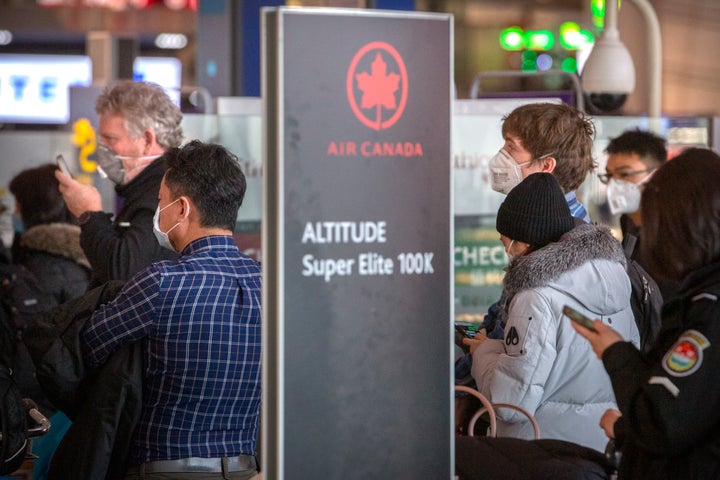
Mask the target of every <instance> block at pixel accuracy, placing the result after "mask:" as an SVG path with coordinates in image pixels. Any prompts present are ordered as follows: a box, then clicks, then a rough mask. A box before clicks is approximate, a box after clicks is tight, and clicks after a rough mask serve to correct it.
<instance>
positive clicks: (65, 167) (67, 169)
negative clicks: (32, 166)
mask: <svg viewBox="0 0 720 480" xmlns="http://www.w3.org/2000/svg"><path fill="white" fill-rule="evenodd" d="M55 163H57V166H58V167H59V168H60V171H61V172H63V173H64V174H65V175H67V176H68V177H70V178H72V173H71V172H70V167H68V164H67V162H66V161H65V158H64V157H63V156H62V155H58V156H57V157H55Z"/></svg>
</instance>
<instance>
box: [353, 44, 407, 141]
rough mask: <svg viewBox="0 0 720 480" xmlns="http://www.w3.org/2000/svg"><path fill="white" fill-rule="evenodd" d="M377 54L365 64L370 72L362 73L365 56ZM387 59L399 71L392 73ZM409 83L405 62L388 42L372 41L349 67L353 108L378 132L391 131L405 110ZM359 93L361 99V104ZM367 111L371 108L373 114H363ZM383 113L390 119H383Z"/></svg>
mask: <svg viewBox="0 0 720 480" xmlns="http://www.w3.org/2000/svg"><path fill="white" fill-rule="evenodd" d="M373 53H374V56H373V57H370V58H372V61H370V62H369V64H368V63H365V68H366V69H367V68H368V67H369V70H370V71H369V72H368V71H364V72H362V71H360V69H358V68H357V67H358V64H359V63H360V62H361V60H363V57H364V56H365V55H367V54H370V55H372V54H373ZM370 58H368V59H367V60H370ZM387 60H389V61H390V65H391V68H392V69H397V72H390V73H388V62H387ZM407 82H408V79H407V70H406V68H405V63H404V62H403V59H402V57H401V56H400V54H399V53H398V52H397V50H395V48H393V46H392V45H390V44H388V43H385V42H370V43H368V44H367V45H365V46H364V47H362V48H361V49H360V50H358V52H357V53H356V54H355V56H354V57H353V59H352V61H351V62H350V66H349V68H348V73H347V95H348V101H349V103H350V108H351V109H352V111H353V113H354V114H355V116H356V117H357V118H358V120H360V122H362V123H363V124H365V125H366V126H367V127H369V128H372V129H374V130H382V129H384V128H389V127H390V126H392V125H393V124H395V122H397V120H398V119H399V118H400V117H401V116H402V114H403V111H404V110H405V105H406V103H407V97H408V87H407ZM356 94H357V96H358V97H360V99H359V100H360V101H359V102H358V98H356ZM367 109H371V110H370V111H371V113H370V114H369V115H368V114H366V113H365V112H364V111H363V110H367ZM372 109H374V110H372ZM383 109H384V110H383ZM383 112H385V117H386V118H383ZM388 112H392V113H388Z"/></svg>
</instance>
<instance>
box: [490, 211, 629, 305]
mask: <svg viewBox="0 0 720 480" xmlns="http://www.w3.org/2000/svg"><path fill="white" fill-rule="evenodd" d="M595 259H606V260H612V261H616V262H619V263H621V264H622V265H623V267H625V266H626V263H627V262H626V259H625V253H624V252H623V249H622V245H621V244H620V242H619V241H618V240H617V239H616V238H615V237H613V235H612V233H611V232H610V229H609V228H607V227H605V226H599V225H592V224H587V223H586V224H582V225H578V226H577V227H575V228H573V229H572V230H570V231H569V232H567V233H565V234H564V235H563V236H562V237H560V240H558V241H557V242H554V243H550V244H548V245H547V246H545V247H543V248H541V249H540V250H537V251H535V252H532V253H530V254H528V255H525V256H522V257H518V258H516V259H514V260H513V261H512V262H511V263H510V265H509V266H508V271H507V273H506V275H505V280H504V289H505V293H506V294H507V296H508V298H512V297H513V296H515V294H516V293H518V292H520V291H522V290H527V289H529V288H537V287H543V286H545V285H548V284H549V283H551V282H552V281H554V280H555V279H557V278H558V277H559V276H560V275H562V274H563V273H565V272H567V271H569V270H573V269H575V268H577V267H579V266H581V265H583V264H584V263H586V262H588V261H590V260H595Z"/></svg>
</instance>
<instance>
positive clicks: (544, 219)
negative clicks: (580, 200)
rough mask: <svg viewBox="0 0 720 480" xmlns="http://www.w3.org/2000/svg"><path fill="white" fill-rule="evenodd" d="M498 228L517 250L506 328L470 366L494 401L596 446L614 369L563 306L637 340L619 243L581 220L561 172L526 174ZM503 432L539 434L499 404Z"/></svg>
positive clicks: (550, 430)
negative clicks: (605, 363) (610, 371)
mask: <svg viewBox="0 0 720 480" xmlns="http://www.w3.org/2000/svg"><path fill="white" fill-rule="evenodd" d="M497 230H498V232H499V233H500V235H501V240H502V241H503V243H504V245H505V249H506V251H507V253H508V255H509V256H510V258H511V261H510V264H509V265H508V268H507V273H506V275H505V278H504V280H503V288H504V291H505V297H507V299H508V300H507V304H506V305H505V307H504V309H503V310H504V312H503V313H504V314H505V315H506V318H505V319H504V320H505V322H504V323H505V338H504V339H502V340H492V339H489V340H485V341H484V342H482V343H481V344H480V345H479V346H477V348H476V349H475V350H474V352H473V367H472V375H473V377H474V378H475V381H476V383H477V386H478V390H479V391H480V392H481V393H483V394H484V395H486V396H487V397H489V398H490V400H491V401H492V402H493V403H512V404H515V405H518V406H521V407H523V408H525V409H526V410H528V411H529V412H530V413H532V414H533V415H534V416H535V419H536V420H537V422H538V424H539V426H540V432H541V437H542V438H554V439H560V440H566V441H570V442H574V443H578V444H580V445H584V446H587V447H590V448H594V449H596V450H599V451H603V450H604V448H605V445H606V444H607V441H608V439H607V437H606V436H605V434H604V432H603V430H602V429H601V428H600V427H599V426H598V425H599V422H600V417H601V416H602V414H603V413H604V412H605V410H607V409H608V408H616V407H615V405H616V403H615V397H614V394H613V389H612V385H611V383H610V378H609V377H608V375H607V373H606V372H605V369H604V367H603V365H602V362H600V360H598V359H597V357H596V356H595V355H594V353H593V351H592V349H591V347H590V345H589V344H588V343H587V342H586V341H585V339H583V338H582V337H580V336H579V335H578V334H577V332H575V330H574V329H573V328H572V327H571V325H570V320H569V319H568V318H567V317H566V316H564V315H563V313H562V309H563V306H564V305H569V306H571V307H573V308H575V309H576V310H579V311H580V312H582V313H584V314H586V315H587V316H589V317H591V318H600V319H602V320H603V322H605V323H607V324H608V325H612V327H613V328H614V329H615V330H616V331H618V332H620V334H621V335H623V336H624V338H626V339H627V340H628V341H631V342H633V343H635V344H636V345H637V344H639V334H638V329H637V326H636V324H635V320H634V318H633V314H632V310H631V308H630V293H631V287H630V280H629V278H628V276H627V274H626V273H625V255H624V253H623V250H622V246H621V245H620V243H619V242H618V241H617V239H615V238H614V237H613V236H612V234H611V233H610V231H609V230H608V229H607V228H605V227H600V226H596V225H590V224H584V223H583V224H581V225H577V226H576V222H575V221H574V220H573V218H572V216H571V215H570V210H569V208H568V206H567V202H566V201H565V198H564V196H563V193H562V190H561V189H560V186H559V185H558V183H557V180H556V179H555V178H554V177H553V176H552V175H551V174H547V173H536V174H532V175H530V176H528V177H527V178H526V179H525V180H523V182H521V183H520V184H519V185H518V186H516V187H515V188H513V189H512V190H511V191H510V193H509V194H508V196H507V198H506V199H505V201H504V202H503V203H502V205H501V206H500V209H499V211H498V217H497ZM497 414H498V436H508V437H518V438H528V439H530V438H533V429H532V425H531V424H530V422H529V421H528V420H527V418H526V417H524V416H523V415H522V414H520V413H518V412H516V411H515V410H510V409H498V411H497Z"/></svg>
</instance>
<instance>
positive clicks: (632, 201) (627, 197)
mask: <svg viewBox="0 0 720 480" xmlns="http://www.w3.org/2000/svg"><path fill="white" fill-rule="evenodd" d="M651 176H652V172H651V173H649V174H648V175H646V176H645V178H643V179H642V180H640V181H639V182H638V183H633V182H628V181H627V180H618V179H616V178H611V179H610V181H609V182H608V187H607V199H608V204H609V205H610V213H612V214H613V215H616V214H618V213H633V212H636V211H637V210H638V208H640V198H641V196H642V192H641V191H640V185H642V184H644V183H645V182H647V181H648V179H649V178H650V177H651Z"/></svg>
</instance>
